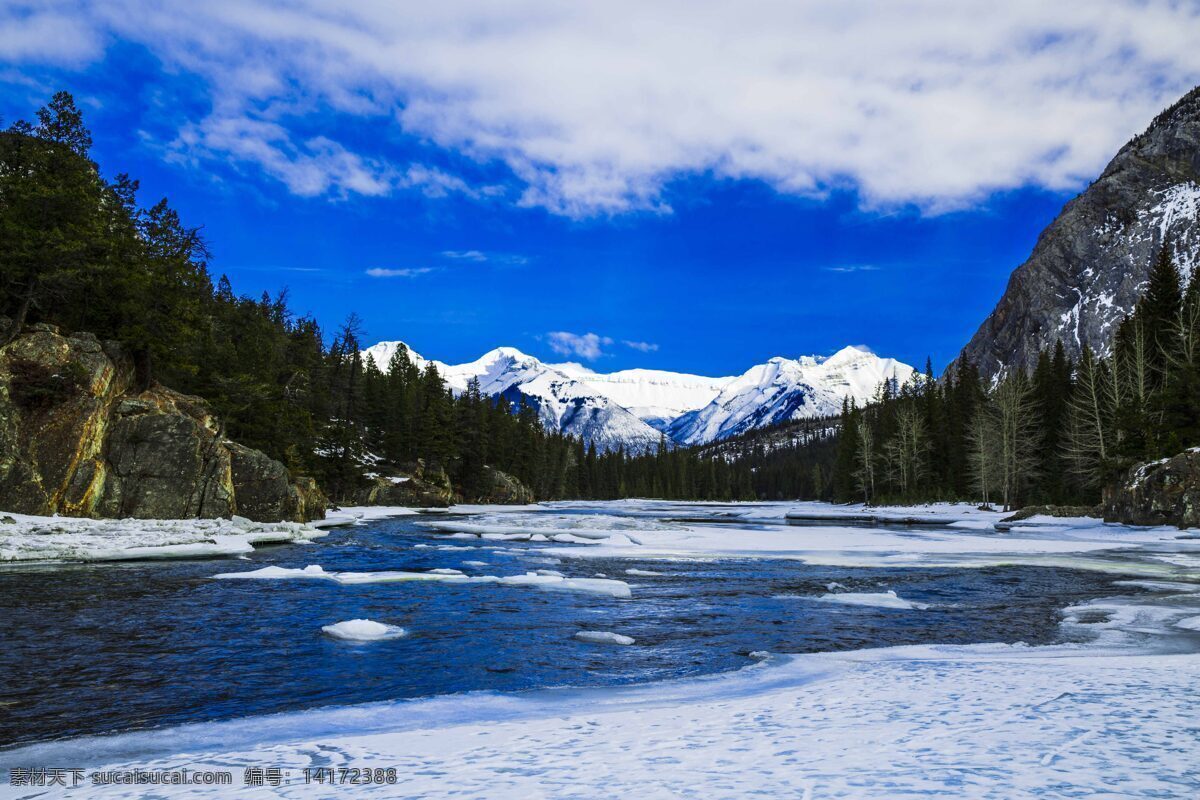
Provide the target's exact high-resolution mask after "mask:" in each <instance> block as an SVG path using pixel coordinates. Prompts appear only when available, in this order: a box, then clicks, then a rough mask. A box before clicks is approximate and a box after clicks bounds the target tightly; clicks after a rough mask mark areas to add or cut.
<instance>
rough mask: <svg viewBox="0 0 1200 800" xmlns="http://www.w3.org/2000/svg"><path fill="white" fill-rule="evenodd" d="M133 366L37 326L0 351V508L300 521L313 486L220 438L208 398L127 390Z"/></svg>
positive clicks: (109, 347) (316, 503)
mask: <svg viewBox="0 0 1200 800" xmlns="http://www.w3.org/2000/svg"><path fill="white" fill-rule="evenodd" d="M132 384H133V365H132V363H131V361H130V360H129V359H128V358H126V357H125V355H124V354H123V353H122V352H121V350H120V348H118V347H116V346H115V345H113V344H112V343H104V344H102V343H101V342H99V341H98V340H97V339H96V338H95V337H94V336H92V335H91V334H86V333H82V334H71V335H65V334H62V333H61V332H59V331H58V330H57V329H55V328H53V327H52V326H48V325H34V326H31V327H30V329H29V330H28V331H26V332H25V333H24V334H23V335H21V336H20V337H18V338H17V339H16V340H14V341H13V342H11V343H10V344H8V345H7V346H5V347H4V348H2V349H0V508H4V509H7V510H11V511H17V512H21V513H26V514H63V515H65V516H83V517H88V516H104V517H137V518H144V519H148V518H175V519H179V518H190V517H229V516H232V515H234V514H238V515H241V516H244V517H248V518H250V519H253V520H256V521H263V522H274V521H279V520H296V521H306V520H308V519H313V518H316V517H320V516H324V497H323V495H321V493H320V490H319V489H317V488H316V486H315V484H313V483H312V481H311V480H307V481H303V482H300V483H295V482H293V481H292V480H291V478H290V477H289V475H288V472H287V469H286V468H285V467H284V466H283V464H281V463H279V462H278V461H275V460H273V459H271V458H269V457H268V456H267V455H265V454H264V453H261V452H259V451H257V450H252V449H250V448H248V447H242V446H241V445H238V444H236V443H234V442H231V441H229V440H228V439H226V438H225V436H224V430H223V427H222V425H221V423H220V421H219V420H218V419H217V418H216V417H215V416H213V415H212V414H211V413H210V412H209V410H208V408H207V406H206V405H205V403H204V401H203V400H201V399H200V398H198V397H190V396H188V395H184V394H181V393H179V392H175V391H172V390H170V389H167V388H166V387H163V386H157V385H155V386H152V387H150V388H149V389H147V390H145V391H142V392H138V393H134V392H132V390H131V386H132Z"/></svg>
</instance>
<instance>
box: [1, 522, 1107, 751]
mask: <svg viewBox="0 0 1200 800" xmlns="http://www.w3.org/2000/svg"><path fill="white" fill-rule="evenodd" d="M442 519H446V517H442ZM419 523H420V518H419V517H399V518H394V519H385V520H380V521H376V522H371V523H368V524H363V525H356V526H348V527H343V528H337V529H334V530H333V531H332V532H331V533H330V535H329V536H327V537H325V538H323V539H319V540H317V541H316V543H313V544H296V545H282V546H273V547H264V548H260V549H259V550H257V551H255V552H254V554H253V555H251V556H249V557H248V560H231V559H207V560H188V561H157V562H125V563H113V564H97V565H76V566H61V565H60V566H41V567H29V566H26V567H21V568H10V569H5V570H0V621H2V623H3V629H2V630H3V632H2V634H0V642H2V646H0V747H7V746H12V745H17V744H26V743H31V742H37V741H46V740H50V739H58V738H64V737H71V736H78V735H83V734H101V733H113V732H118V731H127V730H133V729H144V728H154V727H160V726H167V725H175V724H180V723H186V722H199V721H209V720H219V719H229V718H234V717H246V716H252V715H258V714H266V713H273V712H281V711H291V710H299V709H307V708H315V707H321V706H335V705H336V706H341V705H349V704H354V703H363V702H371V701H380V700H392V699H404V698H415V697H427V696H433V695H440V694H446V693H454V692H466V691H474V690H494V691H515V690H522V689H532V688H543V687H550V686H598V685H615V684H626V683H634V682H645V681H654V680H662V679H669V678H677V677H682V676H687V675H696V674H702V673H712V672H720V671H726V670H731V669H737V668H739V667H742V666H745V665H746V664H748V663H750V659H751V656H750V654H751V653H752V652H754V651H770V652H775V653H801V652H816V651H828V650H846V649H857V648H863V647H876V646H886V645H899V644H919V643H933V642H938V643H969V642H984V641H986V642H1017V641H1024V642H1027V643H1029V644H1046V643H1051V642H1054V641H1057V640H1058V638H1059V636H1060V635H1061V634H1060V629H1059V627H1058V622H1059V620H1060V613H1059V612H1060V609H1062V608H1063V607H1065V606H1068V605H1071V604H1074V603H1078V602H1082V601H1085V600H1088V599H1092V598H1095V597H1098V596H1102V595H1105V594H1112V593H1114V591H1113V589H1112V588H1111V586H1110V584H1111V580H1112V578H1111V577H1110V576H1105V575H1102V574H1098V573H1091V572H1084V571H1077V570H1068V569H1055V568H1045V567H1003V568H990V569H974V570H972V569H965V570H962V569H943V568H928V569H925V568H914V569H902V570H889V569H861V568H846V567H816V566H808V565H805V564H802V563H800V562H796V561H773V560H759V559H754V560H751V559H745V560H736V559H735V560H694V561H671V562H664V561H638V560H635V559H620V560H608V559H596V558H587V559H563V560H562V561H561V562H560V561H559V560H558V559H556V558H553V557H552V556H551V555H550V554H548V553H547V552H545V551H546V548H547V547H548V545H539V544H536V543H530V542H506V541H495V540H477V539H447V538H446V537H445V536H438V535H434V534H433V532H431V531H429V530H426V529H423V528H421V527H420V524H419ZM466 562H472V563H466ZM474 562H484V563H483V564H477V563H474ZM309 564H320V565H321V566H323V567H324V568H325V569H326V570H330V571H334V570H336V571H378V570H416V571H421V570H428V569H435V568H454V569H461V570H463V571H464V572H467V573H468V574H476V575H483V574H486V575H511V574H519V573H523V572H525V571H529V570H535V569H555V570H559V571H561V572H562V573H564V574H565V575H567V576H570V577H591V576H593V575H595V574H597V573H603V574H606V575H607V576H609V577H612V578H619V579H622V580H625V581H627V582H629V583H630V584H631V585H632V587H633V595H634V596H633V599H632V600H618V599H612V598H608V597H603V596H597V595H591V594H578V593H573V592H541V591H537V590H535V589H530V588H526V587H513V586H500V585H494V584H468V585H456V584H453V583H434V582H406V583H380V584H363V585H339V584H336V583H332V582H328V581H305V580H278V581H258V580H248V581H226V580H213V579H212V576H213V575H214V574H217V573H221V572H230V571H239V570H251V569H256V568H259V567H264V566H270V565H275V566H282V567H304V566H307V565H309ZM631 568H632V569H635V570H647V571H653V572H658V573H662V574H660V575H638V576H636V577H635V576H631V575H628V574H626V572H625V571H626V570H628V569H631ZM834 582H836V583H838V584H840V585H841V587H844V589H845V590H849V591H854V592H881V591H887V590H894V591H896V592H897V594H899V595H900V596H901V597H903V598H905V599H907V600H912V601H916V602H919V603H927V604H929V608H928V609H926V610H923V611H906V610H897V609H887V608H877V607H870V606H849V605H838V604H830V603H820V602H812V600H811V599H805V598H811V597H815V596H819V595H821V594H823V593H825V592H826V591H828V588H827V587H828V585H829V584H831V583H834ZM1125 591H1128V590H1125ZM354 618H367V619H372V620H376V621H379V622H383V623H388V624H393V625H399V626H402V627H404V628H405V629H406V630H407V631H408V632H409V633H408V635H407V636H405V637H404V638H400V639H394V640H389V641H379V642H371V643H352V642H346V641H342V640H337V639H333V638H330V637H329V636H326V635H323V634H322V632H321V627H322V626H324V625H329V624H332V623H335V622H339V621H342V620H349V619H354ZM580 630H595V631H614V632H618V633H620V634H624V635H627V636H632V637H634V638H635V639H636V640H637V641H636V644H635V645H634V646H630V647H617V646H611V645H603V644H590V643H586V642H581V641H579V640H577V639H575V638H574V634H575V633H576V632H578V631H580Z"/></svg>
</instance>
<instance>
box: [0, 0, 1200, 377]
mask: <svg viewBox="0 0 1200 800" xmlns="http://www.w3.org/2000/svg"><path fill="white" fill-rule="evenodd" d="M1198 41H1200V6H1198V4H1197V3H1194V2H1173V3H1168V2H1154V1H1153V0H1143V1H1142V2H1124V1H1121V0H1089V1H1088V2H1060V3H1047V2H1044V0H1038V1H1037V2H1030V1H1027V0H1006V2H1004V3H996V2H994V1H989V2H974V0H895V1H894V2H889V3H878V2H859V1H858V0H839V1H838V2H802V1H801V0H793V1H792V2H776V1H775V0H743V2H738V3H730V2H711V1H710V0H689V1H688V2H683V1H682V0H679V1H678V2H676V1H675V0H666V1H663V0H658V1H656V2H646V0H640V1H639V2H626V0H605V1H604V2H586V1H581V2H570V3H558V2H531V1H530V0H506V2H503V3H496V2H483V1H482V0H465V1H462V2H459V1H456V0H442V2H438V3H399V2H385V1H384V0H340V2H337V3H317V2H309V1H307V0H291V2H265V1H264V0H206V2H203V3H196V2H169V1H168V0H157V1H156V0H105V2H102V3H101V2H90V3H88V2H85V3H75V2H58V1H57V0H39V1H38V2H34V3H25V2H20V0H17V1H16V2H13V0H8V2H0V115H2V116H3V119H4V121H5V122H6V123H7V122H11V121H13V120H15V119H18V118H22V117H29V116H31V114H32V112H33V110H34V109H36V107H37V106H38V105H39V104H41V103H42V102H44V101H45V99H46V98H47V97H48V96H49V94H50V93H51V92H53V91H54V90H55V89H58V88H65V89H68V90H69V91H71V92H73V93H74V94H75V95H76V97H77V99H78V100H79V102H80V103H81V104H82V105H83V106H84V108H85V109H86V112H87V116H88V120H89V122H90V124H91V126H92V127H93V130H94V133H95V139H96V146H95V155H96V156H97V158H98V160H99V161H100V162H101V165H102V167H103V168H104V169H105V170H106V171H108V172H109V173H110V174H111V173H115V172H117V171H126V172H130V173H132V174H133V175H135V176H137V177H140V178H141V179H142V186H143V200H144V201H145V202H147V203H149V202H153V200H155V199H157V198H158V197H161V196H164V195H165V196H167V197H169V198H170V199H171V201H172V202H173V203H174V204H175V205H176V206H178V207H179V208H180V209H181V211H182V212H183V214H184V216H185V218H186V219H187V220H189V221H190V222H191V223H192V224H198V225H199V224H202V225H203V226H204V229H205V232H206V235H207V237H208V240H209V242H210V244H211V247H212V250H213V251H214V254H215V259H214V263H213V268H214V270H215V271H216V272H226V273H228V274H229V276H230V278H231V279H232V280H233V282H234V287H235V289H237V290H238V291H241V292H245V293H251V294H258V293H260V292H261V291H262V290H264V289H268V290H271V291H274V290H276V289H278V288H280V287H283V286H286V287H288V288H289V289H290V292H291V296H292V298H293V302H294V305H295V306H296V307H297V308H298V309H299V310H301V311H310V312H312V313H314V314H315V315H317V317H318V318H319V319H320V320H321V321H322V323H323V324H325V325H327V326H330V327H332V326H334V325H336V324H337V322H338V321H339V320H340V319H341V318H343V317H344V316H345V315H346V314H347V313H349V312H350V311H351V310H357V311H358V313H359V314H360V315H361V316H362V317H363V318H364V319H365V320H366V327H367V331H368V335H369V338H371V339H372V340H374V339H385V338H403V339H405V340H406V341H409V342H410V343H411V344H412V345H413V346H414V347H415V348H416V349H418V350H419V351H421V352H423V353H426V354H427V355H430V356H433V357H439V358H443V359H447V360H467V359H470V358H473V357H475V356H476V355H478V354H479V353H480V352H482V351H483V350H486V349H489V348H491V347H493V346H495V345H499V344H507V345H511V346H515V347H518V348H521V349H523V350H526V351H528V352H531V353H533V354H535V355H539V356H543V357H547V358H563V357H569V358H572V359H574V360H583V361H586V362H588V363H590V364H591V365H593V366H594V367H596V368H601V369H606V370H607V369H615V368H622V367H628V366H635V365H640V366H653V367H661V368H671V369H684V370H691V371H699V372H706V373H712V374H717V373H721V374H725V373H730V372H737V371H740V370H742V369H744V368H745V367H747V366H749V365H750V364H751V363H754V362H756V361H762V360H764V359H765V358H768V357H770V356H772V355H798V354H801V353H829V352H832V351H834V350H836V349H838V348H839V347H841V346H842V345H844V344H850V343H853V344H867V345H869V346H871V347H872V348H874V349H875V350H877V351H878V352H881V353H886V354H889V355H895V356H898V357H901V358H904V359H906V360H909V361H912V362H923V361H924V358H925V356H926V355H927V354H928V355H930V356H932V357H933V359H934V361H935V363H937V364H939V365H940V364H942V363H944V362H945V361H946V360H948V359H949V358H952V357H953V356H954V354H955V353H956V351H957V349H958V348H959V347H960V346H961V345H962V344H963V343H964V342H965V340H966V338H967V337H968V336H969V335H970V333H971V332H972V331H973V330H974V328H975V327H976V326H977V325H978V324H979V322H980V321H981V320H982V318H983V317H984V315H986V313H987V312H988V311H989V310H990V309H991V306H992V305H993V304H994V303H995V301H996V299H997V298H998V296H999V294H1000V292H1001V291H1002V289H1003V286H1004V283H1005V281H1006V280H1007V277H1008V274H1009V272H1010V271H1011V270H1012V268H1013V267H1015V266H1016V265H1017V264H1019V263H1020V261H1022V260H1023V259H1024V257H1025V256H1026V255H1027V254H1028V251H1029V249H1030V248H1031V247H1032V245H1033V242H1034V240H1035V239H1036V236H1037V233H1038V232H1039V231H1040V229H1041V228H1042V227H1043V226H1044V225H1045V224H1046V223H1047V222H1049V221H1050V220H1051V219H1052V218H1053V217H1054V215H1055V213H1057V211H1058V209H1059V208H1060V207H1061V206H1062V204H1063V202H1065V201H1066V200H1067V199H1069V198H1070V197H1071V196H1073V195H1074V194H1075V193H1077V192H1078V191H1079V190H1080V189H1081V188H1083V187H1084V186H1086V185H1087V182H1088V181H1089V180H1091V179H1092V178H1094V177H1095V176H1096V175H1097V174H1098V173H1099V172H1100V170H1102V169H1103V167H1104V165H1105V163H1106V162H1107V161H1108V159H1109V158H1110V157H1111V156H1112V155H1113V154H1114V153H1115V151H1116V150H1117V149H1118V148H1119V147H1120V146H1121V145H1122V144H1123V143H1124V142H1125V141H1127V140H1128V139H1129V137H1130V136H1131V135H1132V134H1134V133H1136V132H1137V131H1139V130H1141V129H1142V128H1144V127H1145V125H1146V124H1147V123H1148V122H1149V120H1150V119H1151V118H1153V116H1154V115H1155V113H1157V112H1158V111H1159V110H1160V109H1161V108H1162V107H1164V106H1166V105H1168V104H1169V103H1171V102H1172V101H1173V100H1175V99H1176V98H1177V97H1178V96H1179V95H1181V94H1182V93H1184V92H1185V91H1187V90H1188V89H1189V88H1191V87H1192V86H1193V85H1195V84H1196V83H1200V47H1197V45H1196V43H1197V42H1198Z"/></svg>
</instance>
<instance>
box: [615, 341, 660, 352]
mask: <svg viewBox="0 0 1200 800" xmlns="http://www.w3.org/2000/svg"><path fill="white" fill-rule="evenodd" d="M621 344H623V345H625V346H626V347H630V348H632V349H634V350H637V351H638V352H641V353H653V352H654V351H656V350H657V349H658V345H657V344H655V343H653V342H631V341H630V340H628V339H622V340H621Z"/></svg>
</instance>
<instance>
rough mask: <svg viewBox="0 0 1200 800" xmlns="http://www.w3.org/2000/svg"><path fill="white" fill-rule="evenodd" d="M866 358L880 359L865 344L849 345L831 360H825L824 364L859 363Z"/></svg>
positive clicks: (830, 358)
mask: <svg viewBox="0 0 1200 800" xmlns="http://www.w3.org/2000/svg"><path fill="white" fill-rule="evenodd" d="M864 356H870V357H871V358H878V356H876V355H875V352H874V351H873V350H871V348H869V347H867V346H866V345H865V344H852V345H847V346H846V347H843V348H842V349H841V350H838V351H837V352H836V353H834V354H833V355H831V356H830V357H829V358H827V359H825V361H824V363H826V364H846V363H849V362H851V361H858V360H859V359H861V358H863V357H864Z"/></svg>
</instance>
